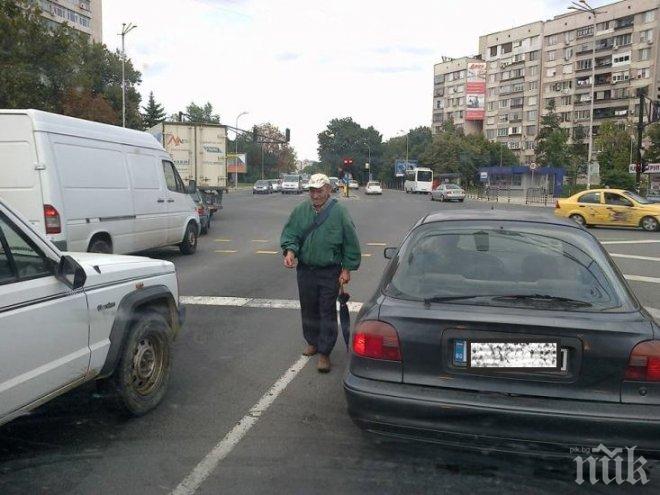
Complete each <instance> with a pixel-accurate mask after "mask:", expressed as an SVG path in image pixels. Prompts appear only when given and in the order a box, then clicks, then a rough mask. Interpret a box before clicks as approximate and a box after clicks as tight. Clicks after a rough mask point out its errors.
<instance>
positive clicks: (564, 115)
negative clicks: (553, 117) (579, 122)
mask: <svg viewBox="0 0 660 495" xmlns="http://www.w3.org/2000/svg"><path fill="white" fill-rule="evenodd" d="M559 119H560V120H561V121H562V122H570V121H571V112H561V113H560V114H559Z"/></svg>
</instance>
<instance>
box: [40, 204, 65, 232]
mask: <svg viewBox="0 0 660 495" xmlns="http://www.w3.org/2000/svg"><path fill="white" fill-rule="evenodd" d="M44 220H45V224H46V234H61V233H62V223H61V222H60V214H59V212H58V211H57V210H56V209H55V207H54V206H52V205H44Z"/></svg>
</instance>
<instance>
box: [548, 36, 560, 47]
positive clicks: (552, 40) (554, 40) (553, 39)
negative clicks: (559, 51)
mask: <svg viewBox="0 0 660 495" xmlns="http://www.w3.org/2000/svg"><path fill="white" fill-rule="evenodd" d="M546 41H547V42H548V46H552V45H556V44H557V42H558V41H559V40H558V39H557V35H556V34H553V35H552V36H548V37H547V39H546Z"/></svg>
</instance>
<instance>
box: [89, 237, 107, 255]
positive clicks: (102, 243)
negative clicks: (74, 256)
mask: <svg viewBox="0 0 660 495" xmlns="http://www.w3.org/2000/svg"><path fill="white" fill-rule="evenodd" d="M87 252H88V253H102V254H112V245H111V244H110V243H109V242H108V241H106V240H105V239H92V240H91V242H90V243H89V247H88V248H87Z"/></svg>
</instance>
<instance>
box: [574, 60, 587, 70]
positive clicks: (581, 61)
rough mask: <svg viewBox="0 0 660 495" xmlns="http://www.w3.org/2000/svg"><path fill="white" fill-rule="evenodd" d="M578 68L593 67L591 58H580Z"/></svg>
mask: <svg viewBox="0 0 660 495" xmlns="http://www.w3.org/2000/svg"><path fill="white" fill-rule="evenodd" d="M575 66H576V68H577V70H585V69H591V59H590V58H585V59H584V60H578V61H577V62H576V63H575Z"/></svg>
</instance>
